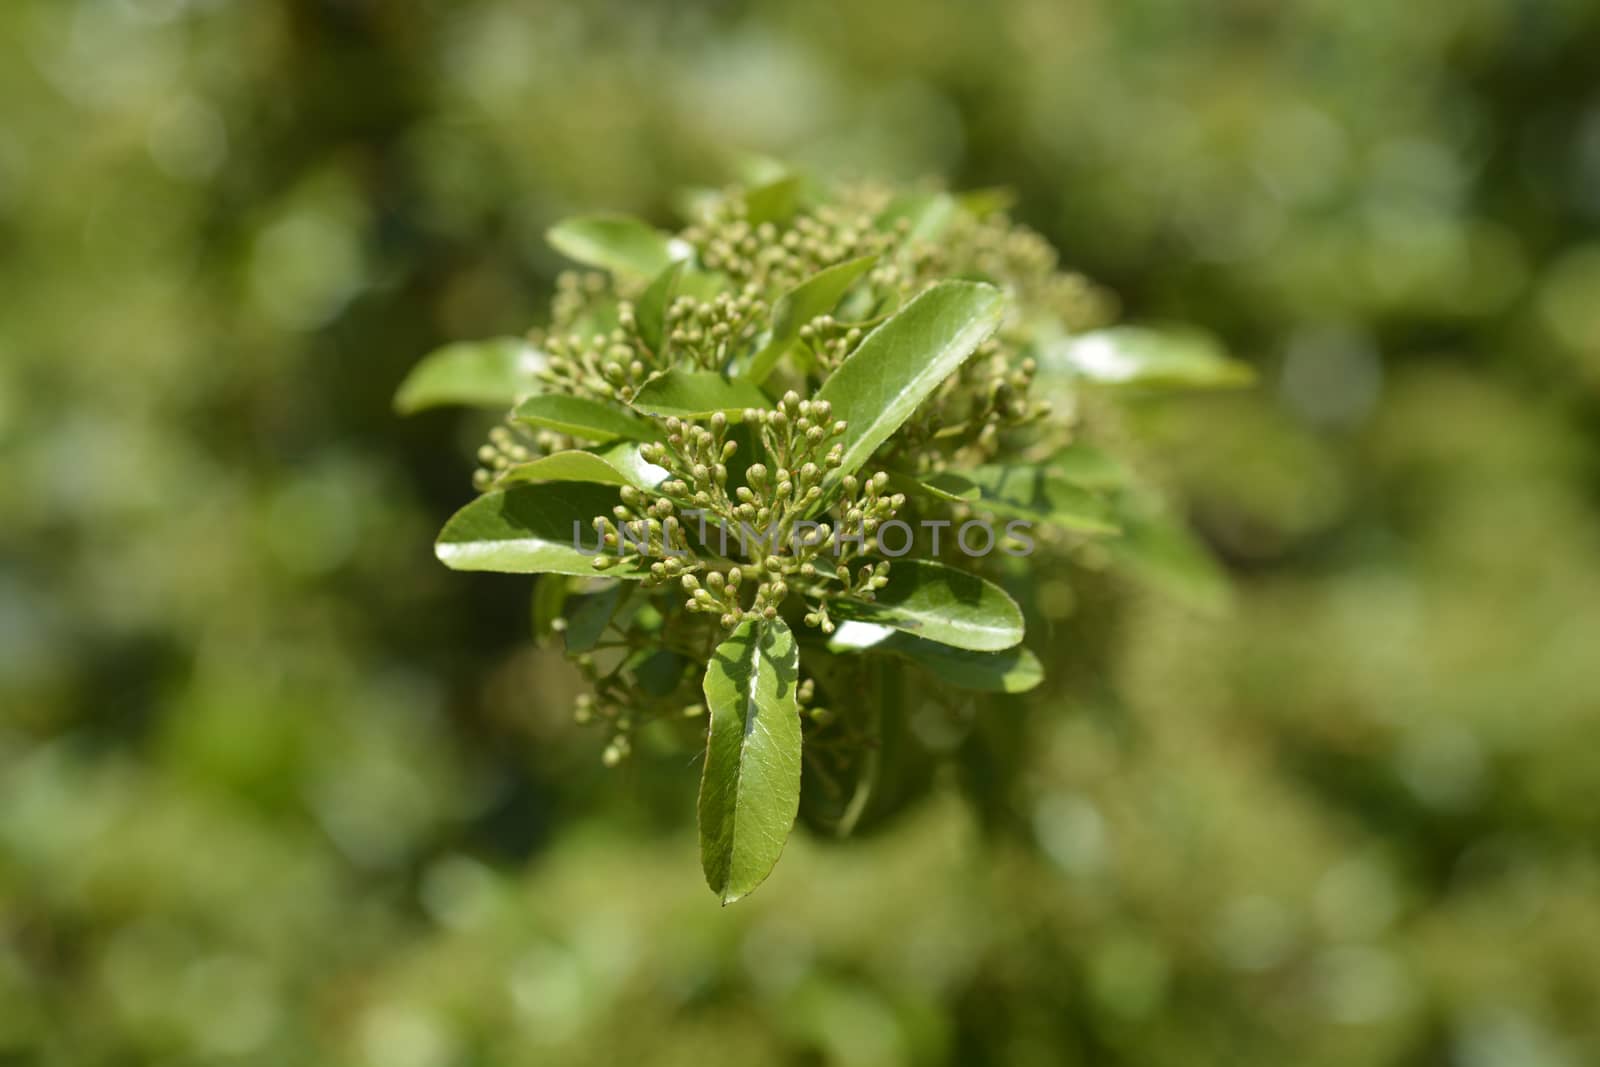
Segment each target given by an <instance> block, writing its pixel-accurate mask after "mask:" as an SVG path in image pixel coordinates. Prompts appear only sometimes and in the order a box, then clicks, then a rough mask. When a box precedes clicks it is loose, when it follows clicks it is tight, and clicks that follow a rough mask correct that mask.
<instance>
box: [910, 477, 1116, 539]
mask: <svg viewBox="0 0 1600 1067" xmlns="http://www.w3.org/2000/svg"><path fill="white" fill-rule="evenodd" d="M920 487H921V489H922V490H923V491H925V492H927V493H929V494H930V495H933V496H936V497H942V498H943V499H945V500H947V501H952V502H955V501H960V502H963V503H967V504H970V505H971V506H972V507H973V508H974V509H975V510H977V511H980V512H988V513H991V514H994V515H1001V516H1005V517H1007V518H1016V519H1028V520H1030V521H1034V522H1048V523H1053V524H1054V525H1057V526H1061V527H1064V528H1066V529H1069V530H1081V531H1084V532H1085V533H1116V532H1117V524H1116V521H1115V520H1114V519H1113V518H1112V515H1111V509H1110V506H1109V505H1108V504H1107V503H1106V501H1105V499H1104V498H1103V497H1100V496H1097V495H1096V494H1094V493H1092V492H1090V491H1089V490H1087V489H1082V488H1080V487H1078V486H1076V485H1073V484H1072V483H1071V482H1069V481H1067V480H1066V479H1065V478H1063V477H1062V476H1061V475H1059V474H1057V473H1056V472H1055V471H1053V470H1052V469H1050V468H1048V467H1040V466H1034V465H1032V464H1013V465H1009V466H1004V465H999V464H993V465H986V466H982V467H973V468H970V469H967V470H959V471H945V472H941V473H939V474H935V475H930V476H929V477H927V478H925V479H923V480H922V482H921V486H920Z"/></svg>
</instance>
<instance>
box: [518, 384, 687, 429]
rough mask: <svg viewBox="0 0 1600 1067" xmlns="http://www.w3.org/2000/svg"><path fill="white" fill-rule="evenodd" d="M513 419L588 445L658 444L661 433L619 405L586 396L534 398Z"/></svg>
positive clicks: (559, 395) (557, 395)
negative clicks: (620, 441)
mask: <svg viewBox="0 0 1600 1067" xmlns="http://www.w3.org/2000/svg"><path fill="white" fill-rule="evenodd" d="M511 417H512V418H514V419H515V420H516V421H518V422H521V423H526V424H527V425H529V426H538V427H541V428H543V429H546V430H555V431H556V432H557V433H564V434H567V435H569V436H571V437H578V438H582V439H583V440H586V441H614V440H616V439H617V438H619V437H624V438H627V439H628V440H630V441H657V440H660V438H661V434H660V432H659V431H658V430H657V429H656V428H655V427H654V426H652V425H651V424H650V423H649V422H647V421H645V420H644V419H641V418H639V417H638V416H637V415H633V414H630V413H629V412H627V411H624V410H623V409H622V408H619V407H617V406H616V405H615V404H607V403H605V402H603V401H600V400H591V399H590V398H589V397H586V396H565V395H562V394H558V393H551V394H547V395H544V396H530V397H529V398H528V399H526V400H524V401H523V402H522V403H520V404H518V405H517V408H516V410H515V411H513V412H512V413H511Z"/></svg>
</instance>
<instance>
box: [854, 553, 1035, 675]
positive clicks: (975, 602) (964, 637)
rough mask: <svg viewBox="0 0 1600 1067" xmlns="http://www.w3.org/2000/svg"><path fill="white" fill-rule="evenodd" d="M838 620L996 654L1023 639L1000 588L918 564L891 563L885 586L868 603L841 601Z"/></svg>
mask: <svg viewBox="0 0 1600 1067" xmlns="http://www.w3.org/2000/svg"><path fill="white" fill-rule="evenodd" d="M833 603H834V614H836V615H837V616H838V617H839V618H841V619H854V620H857V621H859V622H874V623H878V624H879V625H882V626H888V627H891V628H893V629H896V630H901V631H903V632H905V633H909V634H911V635H913V636H915V637H921V638H923V639H925V640H928V641H937V642H938V643H940V644H942V645H949V646H950V647H952V648H964V649H968V650H970V651H973V652H999V651H1001V650H1003V649H1007V648H1010V647H1012V646H1013V645H1016V644H1017V643H1019V642H1020V641H1021V640H1022V629H1023V622H1022V611H1021V609H1019V608H1018V607H1017V604H1016V601H1014V600H1012V599H1011V597H1010V596H1009V595H1008V594H1007V593H1006V591H1005V590H1004V589H1001V588H1000V587H999V586H998V585H995V584H994V583H993V582H990V581H988V580H987V579H984V578H980V577H978V576H977V575H976V574H968V573H967V572H966V571H959V570H956V569H955V568H953V567H946V566H944V565H943V564H939V563H929V562H925V561H922V560H910V559H901V560H895V561H894V562H892V563H891V564H890V566H889V584H888V585H886V586H884V587H883V588H882V589H880V590H878V593H877V599H875V600H872V601H865V600H855V599H845V598H840V599H838V600H835V601H834V602H833Z"/></svg>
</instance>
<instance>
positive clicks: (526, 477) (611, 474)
mask: <svg viewBox="0 0 1600 1067" xmlns="http://www.w3.org/2000/svg"><path fill="white" fill-rule="evenodd" d="M535 482H593V483H595V484H596V485H638V483H637V482H635V481H634V480H633V479H632V478H631V477H630V476H629V475H628V474H627V473H626V472H624V471H623V470H622V469H620V468H619V467H617V466H616V465H615V464H613V463H612V462H611V461H610V460H607V459H605V458H604V457H603V456H600V455H597V454H595V453H593V452H581V451H577V450H569V451H565V452H552V453H551V454H550V455H548V456H540V457H539V458H538V459H531V460H529V461H528V462H526V463H518V464H516V465H515V466H512V467H507V468H506V469H505V470H503V471H501V472H500V474H499V475H497V476H496V478H495V482H494V484H495V487H496V488H498V489H506V488H509V487H510V486H513V485H530V484H533V483H535ZM640 488H643V486H640Z"/></svg>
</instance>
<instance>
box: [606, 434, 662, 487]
mask: <svg viewBox="0 0 1600 1067" xmlns="http://www.w3.org/2000/svg"><path fill="white" fill-rule="evenodd" d="M595 454H596V455H598V456H600V457H601V458H602V459H604V460H605V461H606V462H607V463H609V464H611V465H612V466H613V467H615V468H616V469H617V470H619V471H621V472H622V474H623V476H624V477H626V478H627V479H628V481H629V483H630V484H632V485H637V486H638V487H639V488H640V489H654V488H655V487H656V486H658V485H660V484H661V483H662V482H664V481H666V480H667V477H668V475H669V474H670V473H671V472H669V471H668V470H667V469H666V468H665V467H658V466H656V465H655V464H654V463H650V462H648V461H647V460H646V459H645V458H644V457H643V456H642V455H640V454H639V443H638V442H637V441H618V442H615V443H614V444H609V445H606V446H604V447H603V448H597V449H595Z"/></svg>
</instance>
